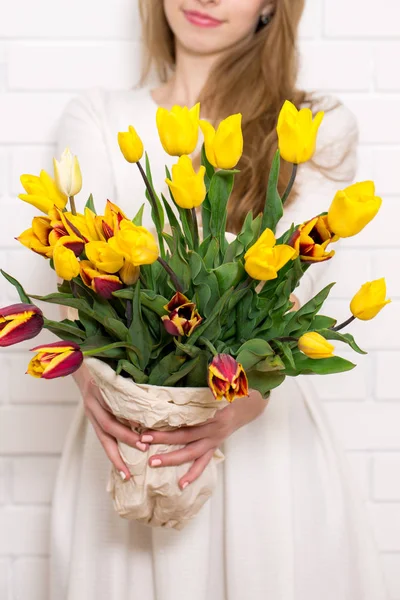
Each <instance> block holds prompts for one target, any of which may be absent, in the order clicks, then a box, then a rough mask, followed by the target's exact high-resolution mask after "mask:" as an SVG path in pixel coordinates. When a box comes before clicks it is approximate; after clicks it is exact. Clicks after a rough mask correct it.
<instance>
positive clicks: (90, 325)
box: [78, 311, 100, 337]
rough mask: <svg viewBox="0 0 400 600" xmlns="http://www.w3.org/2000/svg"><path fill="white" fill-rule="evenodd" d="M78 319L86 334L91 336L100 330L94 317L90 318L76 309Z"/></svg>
mask: <svg viewBox="0 0 400 600" xmlns="http://www.w3.org/2000/svg"><path fill="white" fill-rule="evenodd" d="M78 316H79V321H80V322H81V323H82V325H83V327H84V328H85V332H86V336H87V337H91V336H93V335H96V334H97V333H98V332H99V330H100V325H99V322H98V321H96V320H95V319H92V318H91V317H89V316H88V315H86V314H85V313H83V312H82V311H78Z"/></svg>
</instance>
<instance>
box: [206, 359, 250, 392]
mask: <svg viewBox="0 0 400 600" xmlns="http://www.w3.org/2000/svg"><path fill="white" fill-rule="evenodd" d="M208 385H209V387H210V390H211V391H212V393H213V394H214V397H215V399H216V400H222V399H223V398H224V397H225V398H226V400H228V402H233V400H234V399H235V398H241V397H242V396H248V395H249V384H248V381H247V375H246V373H245V370H244V369H243V367H242V365H241V364H240V363H238V362H237V361H236V360H235V359H234V358H233V357H232V356H230V355H229V354H218V355H217V356H214V358H213V360H212V362H211V364H210V366H209V367H208Z"/></svg>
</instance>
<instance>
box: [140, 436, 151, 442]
mask: <svg viewBox="0 0 400 600" xmlns="http://www.w3.org/2000/svg"><path fill="white" fill-rule="evenodd" d="M140 439H141V440H142V442H152V441H153V439H154V438H153V436H152V435H142V436H141V437H140Z"/></svg>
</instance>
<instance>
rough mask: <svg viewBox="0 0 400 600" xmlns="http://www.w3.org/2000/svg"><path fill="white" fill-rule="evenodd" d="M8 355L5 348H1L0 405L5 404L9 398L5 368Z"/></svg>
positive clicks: (7, 377)
mask: <svg viewBox="0 0 400 600" xmlns="http://www.w3.org/2000/svg"><path fill="white" fill-rule="evenodd" d="M7 363H8V353H7V348H6V349H5V348H2V349H1V351H0V373H1V391H0V404H7V403H8V401H9V397H10V391H9V390H10V387H9V373H8V368H7Z"/></svg>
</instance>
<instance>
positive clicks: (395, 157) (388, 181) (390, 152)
mask: <svg viewBox="0 0 400 600" xmlns="http://www.w3.org/2000/svg"><path fill="white" fill-rule="evenodd" d="M399 164H400V146H398V147H395V146H390V147H388V148H385V147H379V148H376V151H375V175H374V181H375V184H376V189H377V190H379V195H380V196H382V197H383V201H384V202H386V201H387V198H386V196H387V195H389V194H390V195H392V196H400V181H399V176H398V170H399Z"/></svg>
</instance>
